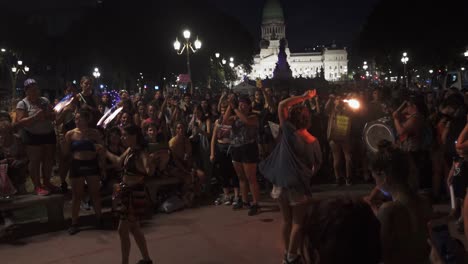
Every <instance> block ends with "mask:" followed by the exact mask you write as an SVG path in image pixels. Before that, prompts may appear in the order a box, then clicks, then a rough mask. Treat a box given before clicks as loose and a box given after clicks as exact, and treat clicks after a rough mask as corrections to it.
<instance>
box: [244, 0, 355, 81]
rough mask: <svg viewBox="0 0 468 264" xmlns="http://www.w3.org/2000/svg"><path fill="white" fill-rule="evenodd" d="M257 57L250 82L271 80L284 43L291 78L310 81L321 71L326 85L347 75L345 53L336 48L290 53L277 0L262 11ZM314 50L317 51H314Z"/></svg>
mask: <svg viewBox="0 0 468 264" xmlns="http://www.w3.org/2000/svg"><path fill="white" fill-rule="evenodd" d="M261 31H262V40H261V41H260V54H258V55H256V56H255V57H254V65H252V72H251V73H250V74H249V77H250V78H251V79H256V78H260V79H265V78H273V71H274V70H275V67H276V63H277V62H278V53H279V51H280V43H281V40H283V39H284V41H285V43H286V55H287V60H288V63H289V65H290V68H291V71H292V75H293V77H301V76H302V77H304V78H313V77H316V76H317V75H318V74H319V73H320V70H321V68H323V69H324V72H325V79H326V80H327V81H338V80H341V79H342V78H343V77H344V76H345V75H347V72H348V52H347V51H346V48H344V49H340V48H337V47H336V45H332V46H331V47H323V46H321V47H316V48H314V50H312V52H302V53H291V52H290V50H289V48H288V47H287V43H288V42H287V39H286V24H285V19H284V12H283V8H282V7H281V3H280V1H279V0H267V1H266V3H265V6H264V9H263V19H262V28H261ZM315 50H316V51H315Z"/></svg>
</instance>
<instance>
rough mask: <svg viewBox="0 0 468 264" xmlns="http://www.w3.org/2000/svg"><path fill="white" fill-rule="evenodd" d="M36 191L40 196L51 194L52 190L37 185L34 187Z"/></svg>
mask: <svg viewBox="0 0 468 264" xmlns="http://www.w3.org/2000/svg"><path fill="white" fill-rule="evenodd" d="M34 192H35V193H36V195H39V196H47V195H49V194H50V192H49V191H48V190H46V189H44V188H42V187H36V188H34Z"/></svg>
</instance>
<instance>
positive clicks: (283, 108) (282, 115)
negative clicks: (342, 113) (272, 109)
mask: <svg viewBox="0 0 468 264" xmlns="http://www.w3.org/2000/svg"><path fill="white" fill-rule="evenodd" d="M316 94H317V91H315V90H309V91H307V92H305V93H304V95H302V96H293V97H290V98H287V99H284V100H283V101H281V102H280V103H279V106H278V117H279V121H280V126H281V125H282V124H283V123H284V121H286V120H288V110H289V107H291V106H293V105H296V104H299V103H302V102H304V101H305V100H307V99H311V98H313V97H314V96H315V95H316Z"/></svg>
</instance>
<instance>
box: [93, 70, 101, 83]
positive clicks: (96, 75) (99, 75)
mask: <svg viewBox="0 0 468 264" xmlns="http://www.w3.org/2000/svg"><path fill="white" fill-rule="evenodd" d="M93 76H94V79H96V85H98V79H99V77H101V73H100V72H99V68H97V67H96V68H94V72H93Z"/></svg>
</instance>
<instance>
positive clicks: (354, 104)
mask: <svg viewBox="0 0 468 264" xmlns="http://www.w3.org/2000/svg"><path fill="white" fill-rule="evenodd" d="M343 102H345V103H347V104H348V105H349V107H351V108H352V109H359V108H360V107H361V103H359V101H358V100H356V99H350V100H343Z"/></svg>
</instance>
